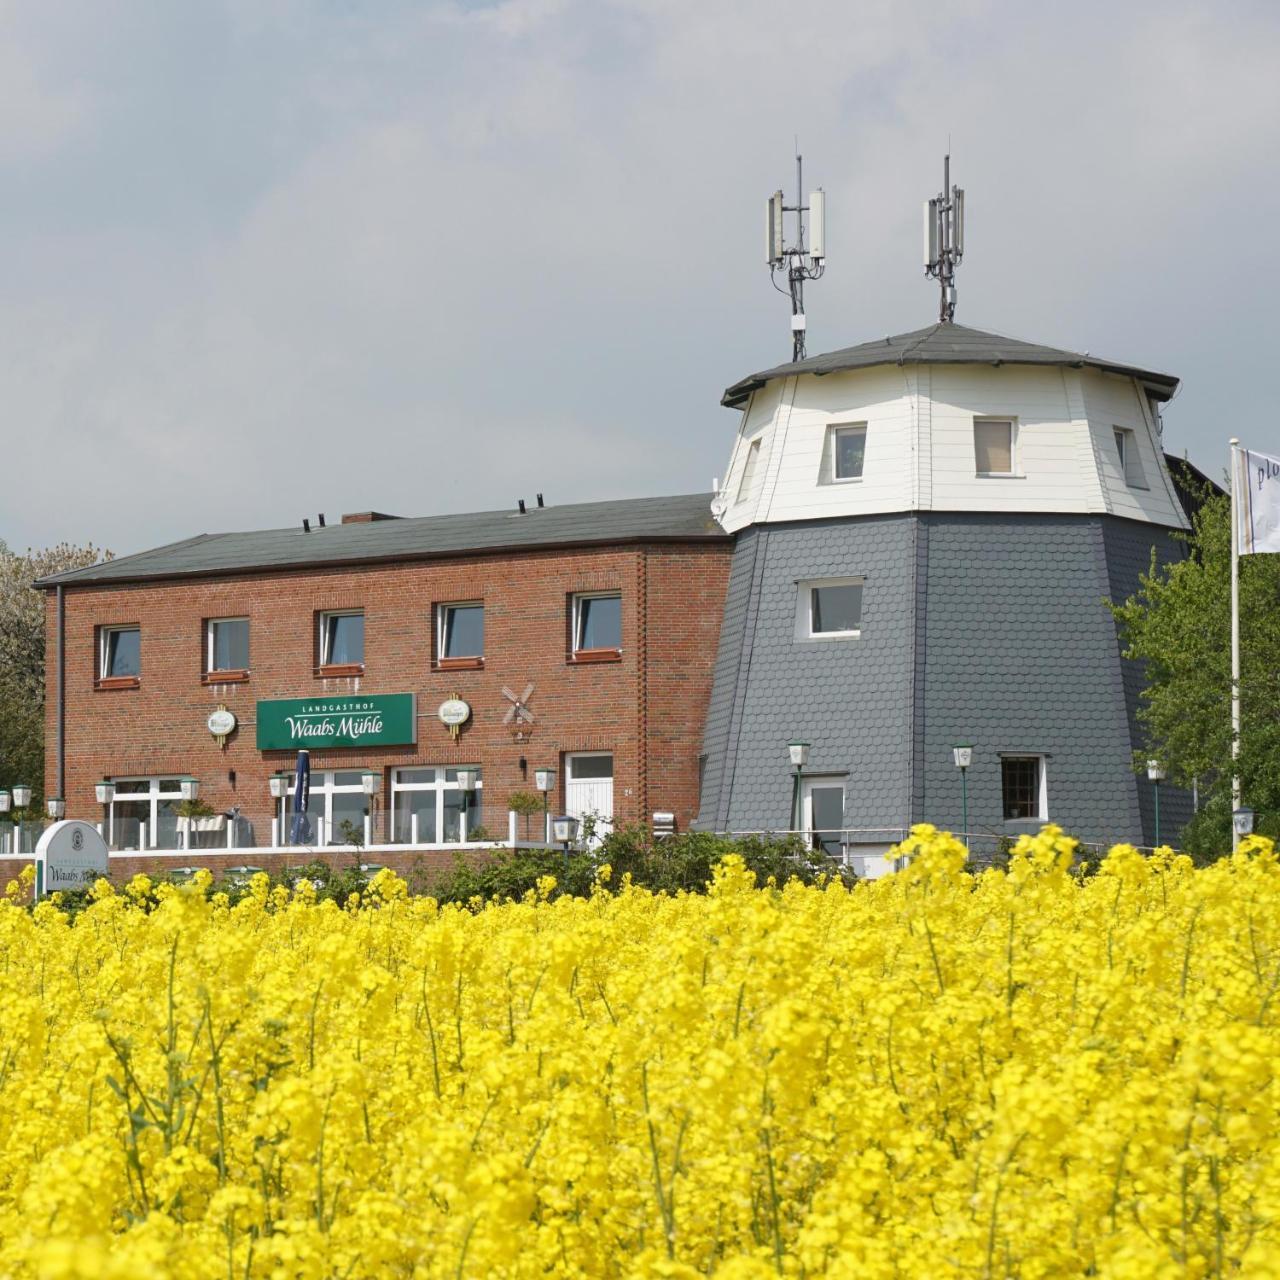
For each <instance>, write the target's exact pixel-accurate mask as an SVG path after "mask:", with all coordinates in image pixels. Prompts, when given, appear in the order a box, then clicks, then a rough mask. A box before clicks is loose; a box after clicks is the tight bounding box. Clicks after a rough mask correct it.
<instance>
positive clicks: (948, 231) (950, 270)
mask: <svg viewBox="0 0 1280 1280" xmlns="http://www.w3.org/2000/svg"><path fill="white" fill-rule="evenodd" d="M963 257H964V192H963V191H962V190H961V189H960V188H959V187H953V186H952V185H951V153H950V152H949V151H948V152H947V154H946V156H945V157H944V159H943V161H942V190H941V191H939V192H938V194H937V195H936V196H934V198H933V199H932V200H926V201H925V203H924V273H925V275H926V277H927V276H932V277H933V278H934V279H935V280H937V282H938V285H939V287H940V288H941V291H942V297H941V298H940V300H939V302H938V321H939V323H940V324H950V323H951V321H952V320H954V319H955V317H956V267H958V266H959V265H960V259H961V258H963Z"/></svg>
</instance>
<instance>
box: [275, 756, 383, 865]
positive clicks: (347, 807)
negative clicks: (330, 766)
mask: <svg viewBox="0 0 1280 1280" xmlns="http://www.w3.org/2000/svg"><path fill="white" fill-rule="evenodd" d="M368 812H369V797H368V796H367V795H365V793H364V773H363V770H360V769H336V770H327V771H326V770H323V769H313V770H312V771H311V781H310V790H309V791H308V794H307V817H308V818H309V819H310V824H311V831H310V835H309V836H308V837H307V838H305V840H304V843H306V844H312V845H319V846H321V847H323V846H325V845H331V844H342V843H343V835H342V824H343V823H344V822H349V823H351V825H352V826H353V827H355V829H356V830H357V831H358V832H360V834H361V836H363V834H364V819H365V815H366V814H367V813H368ZM280 823H281V825H280V830H281V832H283V833H284V834H283V836H282V839H285V840H288V838H289V835H290V833H291V830H292V827H293V782H292V780H291V781H290V784H289V790H288V793H287V794H286V795H285V797H284V798H283V799H282V800H281V802H280Z"/></svg>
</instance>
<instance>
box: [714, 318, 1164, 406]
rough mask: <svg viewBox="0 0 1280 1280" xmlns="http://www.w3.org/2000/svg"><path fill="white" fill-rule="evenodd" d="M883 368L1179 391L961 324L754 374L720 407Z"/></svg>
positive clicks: (1157, 377) (1159, 379) (1149, 374)
mask: <svg viewBox="0 0 1280 1280" xmlns="http://www.w3.org/2000/svg"><path fill="white" fill-rule="evenodd" d="M882 364H899V365H906V364H989V365H993V366H998V365H1002V364H1041V365H1062V366H1065V367H1068V368H1073V369H1079V368H1083V367H1085V366H1088V367H1090V368H1093V369H1101V370H1103V371H1104V372H1106V373H1120V374H1124V375H1126V376H1127V377H1130V378H1137V379H1138V380H1139V381H1140V382H1143V383H1145V384H1146V386H1147V387H1148V389H1149V390H1150V392H1151V394H1152V395H1154V396H1155V397H1156V398H1157V399H1160V400H1167V399H1169V397H1170V396H1172V395H1173V393H1174V391H1175V390H1176V389H1177V386H1178V379H1177V378H1175V377H1173V375H1172V374H1168V373H1156V372H1154V371H1152V370H1150V369H1139V368H1136V367H1135V366H1133V365H1127V364H1119V363H1117V362H1115V361H1112V360H1103V359H1101V358H1099V357H1097V356H1093V355H1090V354H1089V353H1088V352H1087V351H1085V352H1080V351H1063V350H1061V349H1060V348H1058V347H1046V346H1042V345H1041V344H1039V343H1036V342H1023V341H1022V340H1021V339H1019V338H1006V337H1004V336H1003V335H1002V334H998V333H985V332H983V330H981V329H969V328H967V327H966V326H964V325H961V324H933V325H930V326H929V327H928V328H927V329H916V330H914V331H913V332H911V333H899V334H895V335H893V336H892V337H888V338H879V339H877V340H876V341H874V342H863V343H860V344H859V345H858V346H856V347H843V348H841V349H840V350H839V351H829V352H827V353H826V354H825V355H820V356H810V357H809V358H808V359H807V360H797V361H794V362H792V363H790V364H780V365H778V366H777V367H776V368H773V369H766V370H764V371H763V372H762V373H753V374H752V375H751V376H750V377H748V378H743V379H742V381H740V382H735V383H734V384H733V386H731V387H729V388H728V390H726V391H725V393H724V395H723V396H722V397H721V400H720V403H721V404H723V405H726V406H728V407H729V408H731V409H736V408H738V407H739V406H741V405H742V404H743V403H744V402H745V401H746V399H747V397H748V396H750V395H751V393H752V392H753V391H758V390H759V389H760V388H761V387H763V386H764V385H765V383H766V382H770V381H772V380H773V379H774V378H789V377H791V376H793V375H795V374H800V373H811V374H813V375H815V376H816V377H819V378H820V377H822V376H823V375H824V374H828V373H840V372H842V371H843V370H846V369H870V368H872V367H874V366H875V365H882Z"/></svg>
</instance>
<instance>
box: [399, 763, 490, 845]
mask: <svg viewBox="0 0 1280 1280" xmlns="http://www.w3.org/2000/svg"><path fill="white" fill-rule="evenodd" d="M476 774H477V777H476V789H475V790H474V791H472V792H470V793H468V792H465V791H463V790H462V789H461V788H460V787H459V786H458V771H457V769H452V768H446V767H444V766H433V767H428V768H418V767H415V768H412V769H397V770H395V772H394V773H393V774H392V775H391V811H392V815H393V816H392V832H391V838H392V840H393V841H395V842H396V843H398V844H409V843H410V842H411V841H412V840H413V838H414V835H415V834H416V835H417V842H418V843H419V844H459V843H461V842H462V841H463V840H465V839H466V838H467V832H469V831H474V830H475V829H476V828H477V827H478V826H480V825H481V799H482V796H483V787H484V780H483V777H482V776H481V775H480V771H479V770H476Z"/></svg>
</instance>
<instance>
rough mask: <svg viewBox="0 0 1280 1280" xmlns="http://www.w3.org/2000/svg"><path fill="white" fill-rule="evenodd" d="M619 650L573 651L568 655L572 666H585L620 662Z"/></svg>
mask: <svg viewBox="0 0 1280 1280" xmlns="http://www.w3.org/2000/svg"><path fill="white" fill-rule="evenodd" d="M621 661H622V650H621V649H575V650H573V652H572V653H570V654H569V662H570V664H571V665H573V666H585V665H586V664H588V663H592V662H621Z"/></svg>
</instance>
